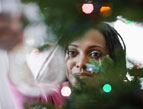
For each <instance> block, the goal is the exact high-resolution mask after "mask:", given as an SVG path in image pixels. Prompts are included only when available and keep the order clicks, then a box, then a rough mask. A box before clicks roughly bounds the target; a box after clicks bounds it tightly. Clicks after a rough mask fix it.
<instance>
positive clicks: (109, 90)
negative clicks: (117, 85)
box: [103, 84, 112, 93]
mask: <svg viewBox="0 0 143 109" xmlns="http://www.w3.org/2000/svg"><path fill="white" fill-rule="evenodd" d="M111 90H112V87H111V85H110V84H105V85H104V86H103V91H104V92H106V93H109V92H111Z"/></svg>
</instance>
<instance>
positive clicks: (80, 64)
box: [76, 55, 88, 70]
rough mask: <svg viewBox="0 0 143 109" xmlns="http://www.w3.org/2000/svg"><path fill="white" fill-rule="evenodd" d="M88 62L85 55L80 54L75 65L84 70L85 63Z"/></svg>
mask: <svg viewBox="0 0 143 109" xmlns="http://www.w3.org/2000/svg"><path fill="white" fill-rule="evenodd" d="M87 63H88V58H87V56H86V55H82V56H80V57H79V58H78V61H77V63H76V67H77V68H80V69H82V70H86V64H87Z"/></svg>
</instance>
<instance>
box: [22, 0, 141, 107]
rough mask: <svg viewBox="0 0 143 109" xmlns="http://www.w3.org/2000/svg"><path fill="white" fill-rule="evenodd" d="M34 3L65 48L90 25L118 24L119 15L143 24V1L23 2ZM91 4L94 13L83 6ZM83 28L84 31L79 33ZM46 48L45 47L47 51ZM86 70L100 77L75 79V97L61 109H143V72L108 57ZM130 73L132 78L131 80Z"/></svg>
mask: <svg viewBox="0 0 143 109" xmlns="http://www.w3.org/2000/svg"><path fill="white" fill-rule="evenodd" d="M23 1H24V2H34V3H37V4H38V5H39V7H40V10H41V13H42V15H43V16H44V17H43V20H44V21H45V23H46V24H47V26H48V27H50V28H51V30H52V31H53V33H54V34H55V35H56V36H57V38H58V39H60V41H59V44H61V45H65V44H68V43H69V42H70V41H72V40H73V39H74V38H75V37H76V38H77V36H80V35H79V34H81V33H82V31H84V30H86V29H87V27H88V25H90V23H94V24H95V25H96V24H98V23H99V22H100V21H115V20H116V17H117V16H118V15H121V16H123V17H124V18H127V19H128V20H133V21H137V22H142V21H143V15H142V9H143V8H142V5H143V1H142V0H118V1H117V0H70V1H68V0H52V1H51V0H37V1H35V0H23ZM84 3H85V4H90V5H92V6H93V8H94V11H91V13H86V12H85V11H84V10H82V6H83V4H84ZM79 28H80V30H81V31H76V30H78V29H79ZM45 47H46V46H44V48H45ZM41 49H43V48H41ZM87 68H88V69H87V70H89V71H91V73H93V74H94V72H95V71H96V72H97V74H96V75H97V77H89V78H82V79H81V78H80V77H79V76H76V79H77V82H76V84H75V85H74V86H73V85H70V87H71V90H72V94H71V96H70V97H69V98H67V103H66V104H65V105H64V106H62V107H61V108H62V109H90V108H92V109H106V108H107V109H108V108H115V109H116V108H117V109H118V108H119V109H137V108H139V107H143V106H142V104H143V91H142V85H141V79H142V77H143V69H142V68H139V67H138V66H136V65H134V67H132V68H130V69H125V68H124V66H119V65H118V64H115V63H114V62H113V61H112V60H111V59H110V58H109V57H105V58H104V59H103V61H102V62H101V64H98V63H97V62H96V61H95V60H92V61H91V62H90V64H88V65H87ZM127 73H128V74H129V75H130V76H132V77H133V79H132V80H129V79H128V78H127V77H126V75H127ZM33 108H36V109H49V108H50V109H52V108H53V109H54V108H56V107H54V106H52V105H49V104H41V103H35V104H33V105H31V109H33Z"/></svg>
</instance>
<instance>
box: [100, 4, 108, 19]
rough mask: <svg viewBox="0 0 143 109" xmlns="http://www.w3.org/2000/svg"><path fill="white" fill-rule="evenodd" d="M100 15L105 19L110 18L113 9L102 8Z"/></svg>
mask: <svg viewBox="0 0 143 109" xmlns="http://www.w3.org/2000/svg"><path fill="white" fill-rule="evenodd" d="M100 13H101V15H102V16H104V17H107V16H110V15H111V7H110V6H102V7H101V8H100Z"/></svg>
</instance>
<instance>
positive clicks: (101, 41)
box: [66, 23, 126, 83]
mask: <svg viewBox="0 0 143 109" xmlns="http://www.w3.org/2000/svg"><path fill="white" fill-rule="evenodd" d="M84 26H85V27H84ZM84 26H82V28H84V31H83V32H82V38H81V39H78V40H75V41H73V42H72V43H70V44H69V45H68V47H67V50H66V65H67V77H68V80H69V81H70V82H71V83H75V78H74V75H80V76H81V77H85V76H92V75H91V73H90V72H89V71H87V64H89V62H90V61H91V60H92V59H96V60H97V61H98V62H99V60H100V59H101V60H102V58H103V57H104V56H106V55H109V56H110V58H111V59H112V60H113V61H114V63H115V64H117V65H119V67H122V68H123V69H121V73H124V70H126V59H125V57H126V51H125V45H124V42H123V40H122V38H121V36H120V35H119V33H118V32H117V31H116V30H115V29H114V28H112V27H111V26H109V25H108V24H105V23H102V24H99V25H97V26H95V25H94V23H90V24H89V25H88V27H87V26H86V25H84ZM85 28H86V29H85ZM85 30H86V31H85ZM120 41H122V44H121V42H120ZM124 75H125V74H124ZM94 76H95V77H96V73H94Z"/></svg>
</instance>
